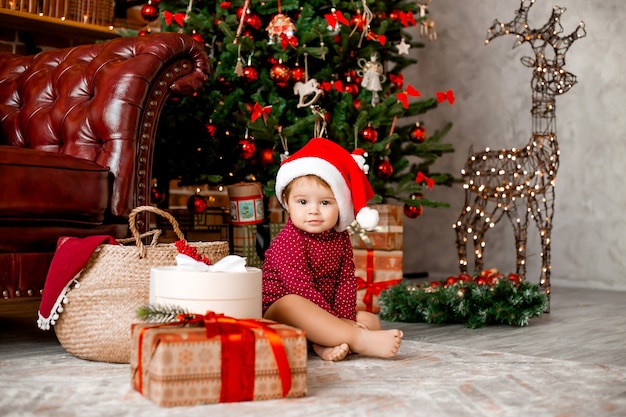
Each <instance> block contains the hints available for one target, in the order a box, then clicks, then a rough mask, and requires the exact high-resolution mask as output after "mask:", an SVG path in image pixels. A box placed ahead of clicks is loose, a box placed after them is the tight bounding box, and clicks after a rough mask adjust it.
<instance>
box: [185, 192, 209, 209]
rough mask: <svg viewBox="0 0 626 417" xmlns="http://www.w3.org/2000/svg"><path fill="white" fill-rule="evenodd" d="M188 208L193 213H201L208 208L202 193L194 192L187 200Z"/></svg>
mask: <svg viewBox="0 0 626 417" xmlns="http://www.w3.org/2000/svg"><path fill="white" fill-rule="evenodd" d="M187 208H188V209H189V211H190V212H191V213H193V214H200V213H202V212H204V210H206V208H207V202H206V199H205V198H204V197H202V196H201V195H200V194H194V195H192V196H191V197H189V199H188V200H187Z"/></svg>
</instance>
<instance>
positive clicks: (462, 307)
mask: <svg viewBox="0 0 626 417" xmlns="http://www.w3.org/2000/svg"><path fill="white" fill-rule="evenodd" d="M437 284H440V283H437ZM379 303H380V308H381V310H380V318H381V319H383V320H388V321H401V322H411V323H429V324H464V325H465V326H466V327H469V328H478V327H483V326H487V325H491V324H506V325H509V326H526V325H528V324H529V321H530V319H531V318H533V317H538V316H540V315H541V314H542V313H543V312H544V311H546V308H547V306H548V304H547V296H546V294H545V293H544V292H543V291H542V290H541V289H540V288H539V286H538V285H536V284H531V283H528V282H526V281H522V282H519V283H516V282H514V281H512V280H509V279H500V280H498V281H497V282H496V283H494V284H478V283H476V282H475V281H469V282H467V281H463V280H459V281H457V282H456V283H454V284H452V285H445V284H441V285H432V284H422V285H419V286H412V285H409V284H407V283H406V282H403V283H400V284H398V285H395V286H393V287H390V288H389V289H387V290H385V291H383V292H382V293H381V295H380V300H379Z"/></svg>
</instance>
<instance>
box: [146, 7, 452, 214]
mask: <svg viewBox="0 0 626 417" xmlns="http://www.w3.org/2000/svg"><path fill="white" fill-rule="evenodd" d="M152 1H154V0H151V3H148V4H146V5H144V7H143V8H142V16H143V17H144V19H146V20H147V21H151V20H152V21H153V20H156V19H161V23H162V25H161V26H162V31H177V32H184V33H188V34H192V36H194V38H195V39H196V40H197V41H200V42H203V43H204V44H205V46H206V50H207V53H208V54H209V56H210V58H211V61H212V69H213V74H212V77H211V79H210V80H209V82H208V83H207V85H206V87H205V89H204V91H203V92H201V93H199V94H197V95H196V96H194V97H190V98H183V99H175V100H172V102H170V103H168V105H167V106H166V108H165V110H164V113H163V115H162V116H161V124H160V128H159V139H158V140H159V142H158V143H157V147H156V151H155V173H154V174H155V177H156V178H157V179H158V180H159V183H161V184H167V183H168V182H169V180H170V179H173V178H180V179H181V182H182V183H184V184H189V185H194V184H204V183H210V184H224V185H228V184H233V183H237V182H241V181H258V182H260V183H261V184H262V185H263V187H264V194H265V195H267V196H270V195H272V194H273V186H274V176H275V174H276V171H277V169H278V166H279V164H280V161H281V158H284V157H285V156H287V155H289V154H290V153H294V152H295V151H297V150H298V149H300V148H301V147H302V146H303V145H304V144H305V143H306V142H307V141H308V140H310V139H311V138H312V137H316V136H322V137H327V138H329V139H331V140H333V141H335V142H337V143H339V144H340V145H342V146H343V147H344V148H346V149H347V150H349V151H350V152H353V151H355V152H354V153H355V158H357V160H359V159H361V162H362V163H364V165H366V166H367V168H369V174H368V176H369V179H370V182H371V183H372V186H373V188H374V190H375V192H376V194H377V196H376V200H377V201H378V202H383V201H384V202H393V201H396V202H398V201H399V202H403V203H405V204H406V205H405V212H407V215H410V216H412V217H417V216H418V215H419V214H421V210H422V205H424V206H431V207H438V206H445V205H446V204H445V203H443V202H437V201H433V200H430V199H429V198H428V197H427V195H426V194H425V193H426V190H427V189H428V188H432V187H433V185H435V184H438V185H441V184H446V185H449V184H451V182H452V180H453V178H452V176H451V175H449V174H446V173H437V172H430V169H429V168H430V167H431V165H432V164H433V163H434V162H435V160H436V159H437V158H438V157H440V156H441V155H443V154H444V153H446V152H452V151H453V148H452V146H451V145H450V144H446V143H442V138H443V137H444V136H445V134H446V133H447V132H448V131H449V130H450V128H451V124H447V125H445V126H443V127H442V128H441V129H438V130H434V129H433V131H431V129H430V128H429V127H428V130H427V126H425V125H424V124H423V123H420V122H419V116H420V115H422V114H424V113H426V112H427V111H429V110H432V109H435V108H436V107H437V106H438V105H440V104H442V103H446V104H452V103H453V102H454V96H453V92H452V91H450V90H447V91H444V90H445V89H442V88H438V87H436V88H431V86H428V85H424V86H417V85H415V86H414V85H411V84H408V83H406V82H405V74H404V71H405V70H407V69H409V68H410V67H411V66H412V65H414V64H416V63H417V61H416V60H415V59H412V58H410V57H409V49H410V48H421V47H424V43H422V42H420V41H419V40H416V39H413V36H412V35H411V33H410V28H411V27H413V26H416V25H420V23H421V22H422V21H424V20H426V19H428V10H427V8H426V6H425V5H420V4H419V3H416V2H415V0H391V1H379V0H362V1H360V2H348V1H328V0H308V1H298V0H277V1H260V0H233V1H213V0H196V1H195V2H194V1H193V0H161V1H160V2H159V3H154V2H152ZM144 32H145V31H144ZM142 34H145V33H142ZM147 36H149V35H147ZM431 38H432V37H431ZM438 89H439V90H442V91H437V90H438ZM431 90H432V91H431ZM429 96H430V97H429ZM357 154H358V156H357Z"/></svg>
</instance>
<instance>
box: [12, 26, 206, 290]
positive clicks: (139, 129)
mask: <svg viewBox="0 0 626 417" xmlns="http://www.w3.org/2000/svg"><path fill="white" fill-rule="evenodd" d="M208 73H209V67H208V59H207V56H206V54H205V52H204V50H203V47H202V45H200V44H198V43H197V42H195V41H194V40H193V39H192V38H191V37H190V36H187V35H181V34H174V33H159V34H151V35H148V36H143V37H136V38H117V39H114V40H111V41H107V42H104V43H99V44H94V45H83V46H78V47H74V48H67V49H59V50H52V51H44V52H41V53H39V54H37V55H33V56H25V57H22V56H15V55H11V54H0V291H2V296H3V298H12V297H16V296H24V295H27V294H29V295H39V294H40V291H41V289H42V288H43V281H44V279H45V275H46V272H47V267H48V265H49V262H50V260H51V258H52V254H53V253H54V249H55V245H56V241H57V240H58V238H59V237H60V236H87V235H94V234H111V235H114V236H116V237H126V235H127V233H128V231H127V229H128V228H127V218H128V214H129V212H130V210H131V209H132V208H133V207H136V206H139V205H143V204H147V203H148V202H149V200H148V199H149V191H150V179H151V172H152V154H153V147H154V138H155V134H156V129H157V127H158V119H159V115H160V113H161V109H162V107H163V105H164V104H165V101H166V99H167V98H168V97H169V96H170V95H171V94H176V95H185V94H191V93H193V92H194V91H197V90H198V89H200V88H201V87H202V86H203V85H204V83H205V81H206V79H207V76H208ZM144 225H145V219H141V220H140V221H139V222H138V226H139V227H140V228H143V227H144Z"/></svg>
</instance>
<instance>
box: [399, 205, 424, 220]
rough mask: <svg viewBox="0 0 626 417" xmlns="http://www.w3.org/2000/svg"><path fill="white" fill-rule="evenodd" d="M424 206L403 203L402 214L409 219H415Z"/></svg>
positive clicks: (420, 213)
mask: <svg viewBox="0 0 626 417" xmlns="http://www.w3.org/2000/svg"><path fill="white" fill-rule="evenodd" d="M423 211H424V208H423V207H422V206H418V207H415V206H411V205H409V204H405V205H404V215H405V216H406V217H408V218H409V219H416V218H418V217H419V216H421V215H422V212H423Z"/></svg>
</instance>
